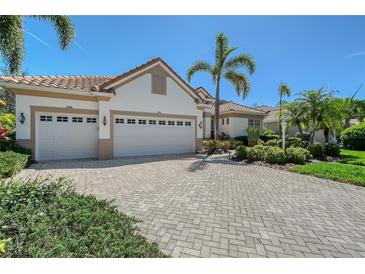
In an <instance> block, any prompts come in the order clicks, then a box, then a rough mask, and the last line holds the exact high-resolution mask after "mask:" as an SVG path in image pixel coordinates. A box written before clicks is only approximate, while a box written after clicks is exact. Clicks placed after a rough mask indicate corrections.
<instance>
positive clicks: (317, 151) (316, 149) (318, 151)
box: [308, 143, 326, 159]
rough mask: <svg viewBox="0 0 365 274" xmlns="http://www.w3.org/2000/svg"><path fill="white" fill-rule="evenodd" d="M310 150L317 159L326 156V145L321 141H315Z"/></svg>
mask: <svg viewBox="0 0 365 274" xmlns="http://www.w3.org/2000/svg"><path fill="white" fill-rule="evenodd" d="M308 150H309V151H310V153H311V154H312V156H313V158H316V159H323V157H324V156H325V153H326V151H325V146H324V144H321V143H314V144H312V145H309V147H308Z"/></svg>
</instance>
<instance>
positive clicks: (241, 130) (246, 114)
mask: <svg viewBox="0 0 365 274" xmlns="http://www.w3.org/2000/svg"><path fill="white" fill-rule="evenodd" d="M214 112H215V108H214V105H213V106H212V108H211V115H212V119H211V129H212V130H213V129H214V119H215V117H214ZM219 112H220V113H219V116H220V117H219V134H220V135H222V134H225V135H229V136H230V137H237V136H246V135H247V132H246V129H247V128H248V127H257V128H260V129H262V127H263V120H264V118H265V117H266V115H267V113H266V112H264V111H262V110H258V109H255V108H251V107H248V106H244V105H241V104H237V103H234V102H228V103H225V104H221V105H220V106H219ZM212 134H213V132H212Z"/></svg>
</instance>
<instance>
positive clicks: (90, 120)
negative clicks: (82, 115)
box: [86, 117, 96, 124]
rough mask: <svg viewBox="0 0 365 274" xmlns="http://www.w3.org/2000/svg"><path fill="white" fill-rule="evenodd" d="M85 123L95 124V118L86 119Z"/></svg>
mask: <svg viewBox="0 0 365 274" xmlns="http://www.w3.org/2000/svg"><path fill="white" fill-rule="evenodd" d="M86 123H93V124H95V123H96V118H93V117H87V118H86Z"/></svg>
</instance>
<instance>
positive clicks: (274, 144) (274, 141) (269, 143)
mask: <svg viewBox="0 0 365 274" xmlns="http://www.w3.org/2000/svg"><path fill="white" fill-rule="evenodd" d="M278 145H279V140H278V139H272V140H268V141H267V142H266V143H265V146H272V147H277V146H278Z"/></svg>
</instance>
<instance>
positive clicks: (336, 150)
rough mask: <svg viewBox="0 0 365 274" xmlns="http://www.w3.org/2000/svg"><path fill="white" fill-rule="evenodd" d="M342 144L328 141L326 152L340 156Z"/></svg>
mask: <svg viewBox="0 0 365 274" xmlns="http://www.w3.org/2000/svg"><path fill="white" fill-rule="evenodd" d="M340 152H341V151H340V146H339V145H337V144H331V143H328V144H326V145H325V154H326V155H327V156H331V157H340Z"/></svg>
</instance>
